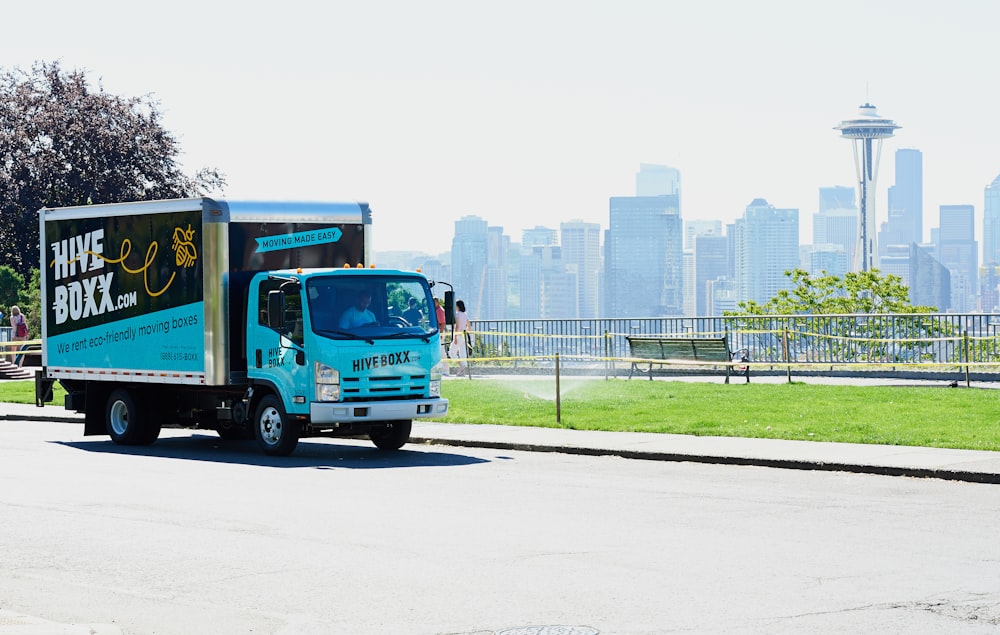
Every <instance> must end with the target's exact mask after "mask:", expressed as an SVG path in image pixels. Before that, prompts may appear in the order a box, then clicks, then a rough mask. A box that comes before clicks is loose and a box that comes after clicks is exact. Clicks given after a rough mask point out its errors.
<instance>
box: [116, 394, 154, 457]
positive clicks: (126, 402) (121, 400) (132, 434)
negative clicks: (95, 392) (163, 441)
mask: <svg viewBox="0 0 1000 635" xmlns="http://www.w3.org/2000/svg"><path fill="white" fill-rule="evenodd" d="M104 421H105V423H106V424H107V429H108V434H109V435H110V436H111V440H112V441H114V442H115V443H117V444H119V445H147V444H149V443H152V442H153V441H155V440H156V435H153V437H152V438H149V437H148V434H147V433H148V432H149V431H148V430H147V429H145V427H144V426H143V417H142V415H141V414H140V413H139V409H138V404H137V402H136V400H135V398H134V396H133V395H132V393H131V392H130V391H128V390H126V389H124V388H116V389H115V390H113V391H111V395H110V396H109V397H108V403H107V407H106V408H105V409H104ZM159 432H160V429H159V426H156V434H157V435H158V434H159Z"/></svg>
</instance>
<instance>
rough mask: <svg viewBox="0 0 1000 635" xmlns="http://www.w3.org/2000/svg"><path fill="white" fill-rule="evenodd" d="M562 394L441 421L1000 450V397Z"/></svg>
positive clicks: (473, 405)
mask: <svg viewBox="0 0 1000 635" xmlns="http://www.w3.org/2000/svg"><path fill="white" fill-rule="evenodd" d="M561 388H562V390H561V392H562V398H561V400H560V406H561V408H560V413H561V423H557V422H556V402H555V381H554V380H545V379H527V380H524V379H522V380H518V379H476V380H473V381H467V380H452V381H446V382H445V383H444V387H443V391H444V396H445V397H447V398H448V399H449V400H450V401H451V409H450V412H449V414H448V416H447V417H445V418H443V419H440V420H441V421H449V422H455V423H493V424H502V425H524V426H543V427H564V428H572V429H579V430H612V431H628V432H635V431H640V432H661V433H675V434H691V435H704V436H731V437H759V438H769V439H801V440H807V441H839V442H846V443H877V444H888V445H914V446H927V447H941V448H965V449H974V450H995V451H1000V425H997V419H998V416H997V415H998V413H1000V390H986V389H977V388H972V389H969V388H964V387H962V388H947V387H944V386H942V387H923V386H921V387H900V386H844V385H836V386H832V385H820V384H802V383H791V384H786V383H782V384H760V383H757V384H754V383H751V384H741V383H734V384H730V385H725V384H722V383H715V382H704V383H701V382H699V383H689V382H668V381H623V380H620V379H618V380H610V381H607V380H604V379H601V378H594V379H579V378H570V379H564V380H563V381H562V385H561ZM56 390H57V392H56V401H55V403H57V404H58V403H62V396H61V395H62V393H61V388H59V387H58V386H57V387H56ZM34 399H35V392H34V382H31V381H23V382H6V383H0V402H17V403H34Z"/></svg>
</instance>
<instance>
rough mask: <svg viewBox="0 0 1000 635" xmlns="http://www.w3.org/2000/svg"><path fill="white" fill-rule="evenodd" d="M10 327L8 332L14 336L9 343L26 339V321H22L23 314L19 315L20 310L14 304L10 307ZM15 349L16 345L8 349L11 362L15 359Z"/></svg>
mask: <svg viewBox="0 0 1000 635" xmlns="http://www.w3.org/2000/svg"><path fill="white" fill-rule="evenodd" d="M10 326H11V329H10V331H11V333H13V334H14V336H13V337H12V338H11V341H13V342H23V341H25V340H27V339H28V321H27V320H25V319H24V314H23V313H21V308H20V307H19V306H17V305H16V304H15V305H13V306H12V307H10ZM17 349H18V347H17V345H16V344H15V345H13V346H12V347H11V349H10V361H11V362H13V361H14V360H15V359H17Z"/></svg>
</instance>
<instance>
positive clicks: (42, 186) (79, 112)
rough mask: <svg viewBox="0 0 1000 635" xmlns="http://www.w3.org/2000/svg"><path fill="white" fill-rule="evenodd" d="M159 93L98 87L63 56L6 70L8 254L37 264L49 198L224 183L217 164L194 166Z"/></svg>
mask: <svg viewBox="0 0 1000 635" xmlns="http://www.w3.org/2000/svg"><path fill="white" fill-rule="evenodd" d="M158 105H159V104H158V103H157V102H156V101H155V100H153V99H152V98H151V97H150V96H148V95H147V96H143V97H119V96H116V95H111V94H109V93H106V92H104V90H103V88H100V87H99V88H98V90H97V91H92V90H91V89H90V87H89V86H88V82H87V78H86V75H85V73H84V72H83V71H79V70H74V71H71V72H64V71H63V70H62V69H61V68H60V66H59V63H58V62H53V63H50V64H46V63H43V62H40V63H36V64H35V65H34V66H33V67H32V70H31V71H30V72H27V71H22V70H19V69H14V70H11V71H2V70H0V262H4V263H6V264H9V265H10V266H12V267H13V268H14V269H15V270H16V271H18V272H19V273H20V274H21V275H24V276H28V275H30V271H31V269H33V268H35V267H38V266H39V262H38V258H39V245H38V239H39V237H38V216H37V211H38V210H39V209H40V208H42V207H62V206H68V205H89V204H93V203H116V202H122V201H130V200H151V199H158V198H173V197H181V196H195V195H199V194H201V193H207V192H210V191H213V190H217V189H221V188H222V187H223V186H224V185H225V177H224V176H223V175H222V174H221V173H220V172H219V171H218V170H216V169H214V168H213V169H202V170H200V171H199V172H198V173H197V174H195V175H194V176H192V177H188V176H185V175H184V174H183V173H182V172H181V170H180V167H179V165H178V161H177V157H178V154H179V152H180V150H179V147H178V144H177V140H176V139H175V138H174V136H173V135H172V134H170V133H169V132H167V131H166V130H165V129H164V128H163V126H162V124H161V121H160V119H161V117H160V113H159V111H158Z"/></svg>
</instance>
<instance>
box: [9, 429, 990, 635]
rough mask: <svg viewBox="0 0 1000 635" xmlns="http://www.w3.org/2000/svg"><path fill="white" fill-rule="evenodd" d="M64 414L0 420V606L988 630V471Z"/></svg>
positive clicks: (749, 629)
mask: <svg viewBox="0 0 1000 635" xmlns="http://www.w3.org/2000/svg"><path fill="white" fill-rule="evenodd" d="M81 434H82V430H81V426H80V425H79V424H66V423H45V422H21V421H0V608H3V609H8V610H13V611H17V612H20V613H24V614H29V615H37V616H40V617H43V618H45V619H49V620H53V621H56V622H74V623H104V624H115V625H117V626H119V627H120V628H121V630H122V632H124V633H129V634H146V633H149V634H152V633H156V634H158V635H169V634H174V633H177V634H180V633H184V634H185V635H186V634H189V633H209V632H211V633H222V634H226V633H251V632H252V633H279V634H299V633H358V634H364V633H417V634H422V633H427V634H469V633H476V634H477V635H483V634H492V633H503V632H505V631H506V632H508V633H513V634H517V635H522V634H535V633H540V634H544V633H552V634H556V633H558V634H560V635H563V634H565V635H570V634H575V633H580V634H582V633H588V632H589V633H604V634H609V633H616V634H633V633H635V634H639V633H671V632H698V633H706V632H707V633H711V632H720V633H721V632H726V633H734V632H735V633H829V632H841V631H846V632H873V631H878V632H890V633H895V632H898V633H903V632H905V633H993V632H996V630H997V628H998V627H1000V608H998V607H1000V541H997V539H996V518H997V517H998V513H1000V487H998V486H996V485H986V484H977V483H966V482H950V481H939V480H933V479H912V478H902V477H886V476H873V475H863V474H850V473H838V472H815V471H794V470H776V469H769V468H761V467H744V466H728V465H702V464H695V463H673V462H657V461H638V460H629V459H623V458H615V457H591V456H576V455H567V454H558V453H531V452H519V451H504V450H495V449H492V450H491V449H470V448H461V447H443V446H407V448H406V449H405V450H404V451H402V452H399V453H395V454H382V453H378V452H376V451H375V450H373V448H372V446H371V444H370V443H368V442H352V441H344V440H306V441H303V442H302V443H301V444H300V447H299V449H298V450H297V451H296V453H295V454H294V455H292V456H290V457H285V458H271V457H266V456H264V455H262V454H260V453H259V451H258V450H257V448H256V446H255V445H253V444H252V443H250V442H246V443H244V442H239V443H227V442H222V441H221V440H220V439H218V438H216V437H215V436H213V435H209V434H206V433H200V432H191V431H174V430H167V431H164V433H163V436H162V437H161V439H160V440H159V441H158V442H157V443H156V444H154V445H153V446H150V447H146V448H132V449H129V448H121V447H119V446H115V445H113V444H111V443H110V441H108V440H107V438H106V437H95V438H84V437H82V436H81ZM570 627H576V628H575V629H571V628H570ZM584 627H586V628H584ZM0 632H2V631H0Z"/></svg>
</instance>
